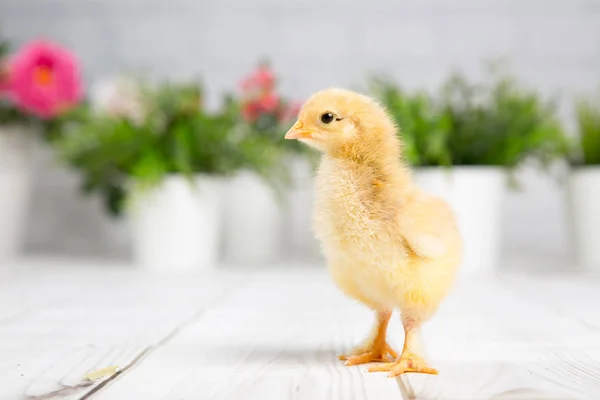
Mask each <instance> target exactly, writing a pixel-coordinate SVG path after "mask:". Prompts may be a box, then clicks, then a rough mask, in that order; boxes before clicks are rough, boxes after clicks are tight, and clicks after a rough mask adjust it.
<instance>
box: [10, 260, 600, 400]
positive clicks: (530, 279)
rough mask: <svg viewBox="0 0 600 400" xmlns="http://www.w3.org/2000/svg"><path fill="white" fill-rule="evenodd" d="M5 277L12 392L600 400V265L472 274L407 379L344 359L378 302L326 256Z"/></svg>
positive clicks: (47, 269)
mask: <svg viewBox="0 0 600 400" xmlns="http://www.w3.org/2000/svg"><path fill="white" fill-rule="evenodd" d="M0 278H1V279H2V281H1V283H0V399H2V400H5V399H6V400H20V399H44V400H51V399H52V400H54V399H61V400H72V399H92V400H120V399H123V400H137V399H140V400H159V399H160V400H183V399H185V400H196V399H235V400H237V399H261V400H262V399H264V400H267V399H278V400H285V399H307V400H319V399H323V400H325V399H327V400H329V399H373V400H380V399H402V398H404V399H509V398H510V399H533V398H535V399H579V398H589V399H597V398H600V277H599V276H582V277H576V276H565V275H545V276H525V275H520V276H519V275H502V276H500V277H494V278H486V279H484V278H479V279H465V280H463V281H461V282H459V283H458V285H457V286H456V288H455V290H454V292H453V294H452V295H451V297H449V298H448V299H447V301H446V302H445V303H444V305H443V307H442V309H441V310H440V311H439V313H438V315H436V317H435V318H434V319H433V320H432V321H431V322H430V323H429V324H428V325H427V326H426V328H425V332H424V333H425V341H426V342H425V343H426V345H427V349H428V353H429V356H430V358H431V360H432V364H433V366H434V367H436V368H438V369H439V370H440V374H439V375H438V376H424V375H415V374H411V375H406V376H404V377H403V378H402V379H399V380H395V379H392V378H388V377H387V376H386V375H385V374H384V373H368V372H366V368H367V367H366V366H357V367H346V366H344V365H343V364H342V362H341V361H338V360H337V355H338V354H340V353H342V352H343V351H345V350H347V349H349V348H350V347H351V346H352V345H354V344H355V343H356V342H357V341H358V340H360V339H361V338H362V337H363V335H364V334H365V333H366V332H367V331H368V329H369V328H370V326H371V325H370V324H371V323H372V316H371V315H370V313H369V312H368V311H367V310H366V309H364V308H363V307H362V306H360V305H358V304H356V303H354V302H352V301H351V300H349V299H346V298H345V297H343V296H342V295H341V294H340V293H339V292H338V291H337V289H336V288H335V287H334V286H333V285H332V284H331V282H330V280H329V277H328V276H327V274H326V273H325V271H324V270H323V269H322V268H304V269H293V268H289V267H283V266H282V267H281V268H279V269H270V270H241V269H236V270H221V271H219V272H215V273H207V274H203V275H198V276H194V277H165V276H158V275H154V276H153V275H148V274H143V273H140V272H136V271H135V270H134V269H132V268H131V267H127V266H119V265H110V264H106V265H101V264H95V265H94V264H92V263H84V262H79V263H74V262H62V261H58V260H55V261H44V260H33V261H28V262H26V263H23V264H22V265H16V266H14V267H13V268H12V269H10V270H8V271H7V270H6V269H4V270H3V271H1V272H0ZM402 340H403V334H402V329H401V326H400V323H399V320H398V318H395V319H394V321H393V323H392V325H391V327H390V341H391V343H392V344H395V345H396V347H398V348H401V346H402ZM89 373H92V376H89V377H86V375H88V374H89ZM94 375H95V376H94Z"/></svg>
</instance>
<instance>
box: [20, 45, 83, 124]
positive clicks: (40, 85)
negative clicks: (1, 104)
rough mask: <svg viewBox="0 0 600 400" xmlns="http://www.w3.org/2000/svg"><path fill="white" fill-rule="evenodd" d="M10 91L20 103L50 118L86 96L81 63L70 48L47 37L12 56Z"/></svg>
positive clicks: (38, 114) (28, 109)
mask: <svg viewBox="0 0 600 400" xmlns="http://www.w3.org/2000/svg"><path fill="white" fill-rule="evenodd" d="M9 68H10V89H9V90H10V92H11V96H12V98H13V101H14V102H15V104H16V106H17V107H19V108H21V109H22V110H23V111H27V112H31V113H32V114H35V115H37V116H39V117H41V118H50V117H53V116H55V115H57V114H59V113H60V112H62V111H64V110H65V109H68V108H70V107H72V106H74V105H75V104H76V103H77V102H79V100H80V99H81V98H82V95H83V93H82V88H81V81H80V72H79V64H78V62H77V60H76V59H75V57H74V56H73V55H72V54H71V53H70V52H69V51H67V50H66V49H64V48H62V47H60V46H58V45H56V44H54V43H51V42H48V41H44V40H38V41H33V42H31V43H29V44H28V45H26V46H25V47H23V48H22V49H21V50H20V51H19V52H18V53H17V54H16V55H15V56H14V57H13V59H12V60H11V63H10V65H9Z"/></svg>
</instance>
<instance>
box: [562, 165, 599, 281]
mask: <svg viewBox="0 0 600 400" xmlns="http://www.w3.org/2000/svg"><path fill="white" fill-rule="evenodd" d="M567 197H568V198H567V200H568V201H567V204H568V215H569V222H570V229H571V243H572V252H573V256H574V259H575V262H576V264H577V266H578V267H579V268H581V269H583V270H586V271H594V272H600V239H599V238H598V227H600V167H596V166H593V167H582V168H576V169H573V170H571V172H570V174H569V181H568V190H567Z"/></svg>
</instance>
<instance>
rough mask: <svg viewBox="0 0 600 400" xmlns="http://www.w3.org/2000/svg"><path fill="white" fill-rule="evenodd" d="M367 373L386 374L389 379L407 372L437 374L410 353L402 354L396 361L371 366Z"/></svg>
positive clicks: (423, 361)
mask: <svg viewBox="0 0 600 400" xmlns="http://www.w3.org/2000/svg"><path fill="white" fill-rule="evenodd" d="M369 372H388V376H389V377H391V378H393V377H396V376H398V375H402V374H404V373H407V372H418V373H422V374H431V375H437V373H438V371H437V370H436V369H434V368H431V367H429V366H427V362H426V361H425V360H424V359H423V358H421V357H419V356H417V355H415V354H411V353H404V354H402V355H401V356H400V359H399V360H398V361H395V362H390V363H385V364H379V365H375V366H372V367H371V368H369Z"/></svg>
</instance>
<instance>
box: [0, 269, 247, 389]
mask: <svg viewBox="0 0 600 400" xmlns="http://www.w3.org/2000/svg"><path fill="white" fill-rule="evenodd" d="M44 264H46V265H45V266H44ZM9 275H10V276H9V277H8V278H7V279H4V280H3V282H2V283H1V284H0V388H2V389H1V390H0V399H2V400H4V399H6V400H15V399H22V398H31V399H33V398H36V399H48V400H50V399H61V400H65V399H69V400H70V399H79V398H81V397H82V396H85V395H86V394H87V393H90V392H92V391H93V390H95V389H96V387H98V386H99V385H102V384H103V383H104V382H105V381H107V380H110V379H113V378H114V376H115V374H118V373H119V372H120V371H122V370H123V369H126V368H127V367H128V366H130V365H131V364H132V363H133V362H135V361H136V360H137V358H138V357H140V356H141V355H142V354H143V353H144V352H146V351H147V350H148V349H151V348H152V347H153V346H156V345H159V344H160V343H161V342H162V341H163V340H165V339H166V338H168V337H169V336H170V335H171V334H173V333H174V332H176V331H177V329H179V328H180V327H181V326H183V325H184V324H185V323H186V322H190V321H193V320H194V319H195V318H197V317H198V316H199V315H201V313H202V312H203V311H204V309H205V307H207V306H209V305H210V304H211V303H213V302H215V301H218V300H219V299H221V298H224V297H225V296H226V293H227V292H228V291H229V290H231V289H233V288H235V285H238V284H241V283H242V279H244V277H243V274H238V275H239V276H236V277H234V276H232V275H231V274H225V273H224V274H217V275H218V276H213V274H199V275H197V276H193V277H166V276H160V275H151V274H148V273H142V272H141V271H136V270H135V269H133V268H131V267H129V266H126V265H122V266H118V265H110V264H107V265H86V266H85V267H84V268H78V265H73V262H61V261H54V262H53V263H50V264H48V262H44V263H42V264H40V265H35V264H34V265H28V264H25V265H19V266H15V269H14V270H13V272H12V273H11V274H9ZM111 366H116V367H117V369H116V370H115V371H113V372H112V373H110V374H108V375H107V376H104V377H101V378H100V379H97V380H95V381H93V382H90V381H88V380H86V379H85V375H86V374H87V373H89V372H91V371H94V370H97V369H100V368H105V367H111Z"/></svg>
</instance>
